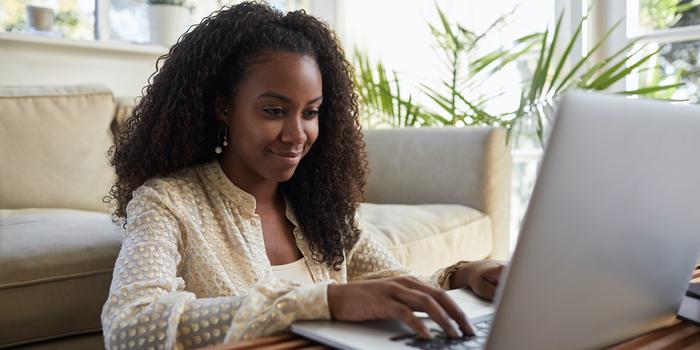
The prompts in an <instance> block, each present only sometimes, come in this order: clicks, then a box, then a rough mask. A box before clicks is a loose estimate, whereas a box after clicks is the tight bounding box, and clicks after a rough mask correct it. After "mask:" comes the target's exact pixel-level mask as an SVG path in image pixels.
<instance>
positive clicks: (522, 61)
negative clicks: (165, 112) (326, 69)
mask: <svg viewBox="0 0 700 350" xmlns="http://www.w3.org/2000/svg"><path fill="white" fill-rule="evenodd" d="M150 2H153V1H150ZM161 2H165V3H175V4H181V5H182V6H185V7H186V8H187V11H188V13H189V15H188V16H189V24H196V23H198V22H199V21H200V20H201V19H202V18H203V17H205V16H207V15H208V14H210V13H211V12H213V11H216V10H217V9H219V8H220V7H221V6H225V5H231V4H234V3H237V1H221V0H202V1H184V0H179V1H178V0H173V1H161ZM698 2H699V1H697V0H598V1H597V5H596V6H595V7H590V5H591V4H590V2H589V1H588V0H498V1H491V2H484V1H476V0H451V1H450V0H438V1H430V0H403V1H390V0H384V1H382V0H276V1H269V3H270V4H272V5H273V6H275V7H276V8H278V9H280V10H283V11H287V10H297V9H304V10H306V11H307V12H309V13H311V14H313V15H315V16H318V17H320V18H322V19H323V20H324V21H326V22H327V23H328V24H329V25H330V26H331V27H332V28H333V29H334V30H335V31H336V33H337V34H338V36H339V38H340V40H341V42H342V44H343V47H344V49H345V52H346V54H347V56H348V57H349V58H350V60H351V61H352V62H354V63H355V64H356V65H357V63H359V60H366V61H365V62H367V63H368V66H367V67H365V68H366V69H367V70H368V71H369V72H376V69H375V68H377V67H378V65H381V67H382V69H384V71H385V73H386V74H387V77H388V80H387V83H388V84H389V86H390V87H391V89H392V90H391V94H392V96H390V97H389V98H390V100H389V101H394V102H390V103H389V104H390V105H391V104H392V103H393V106H390V107H392V108H395V110H397V111H401V108H403V107H402V105H401V103H400V102H401V101H403V102H406V101H409V100H410V103H411V104H410V106H414V105H415V106H417V107H416V108H418V107H420V109H421V110H422V111H423V112H424V113H423V114H421V115H422V117H420V118H416V121H415V123H409V122H408V121H407V120H408V118H410V117H411V116H410V115H409V114H410V113H409V114H407V117H406V118H407V119H404V120H403V121H401V120H399V121H396V120H392V119H391V118H389V117H387V116H384V117H382V110H380V109H381V108H379V109H377V108H375V109H372V107H371V106H365V108H364V109H363V111H364V113H363V125H365V127H397V126H421V125H423V126H427V125H433V126H438V125H455V126H463V125H472V124H474V125H503V126H505V127H507V128H509V130H511V129H512V130H521V131H522V130H524V131H522V132H520V133H519V134H520V135H521V136H522V137H520V138H513V139H512V140H511V142H512V143H511V145H512V147H513V156H514V162H515V164H514V169H513V197H512V199H513V200H512V211H511V214H512V225H511V232H512V234H511V236H512V240H513V241H514V240H515V239H516V238H517V232H518V228H519V224H520V220H521V218H522V216H523V214H524V211H525V208H526V206H527V201H528V199H529V196H530V192H531V189H532V186H533V184H534V179H535V176H536V170H537V164H538V161H539V159H540V156H541V137H538V136H537V130H536V124H537V119H532V117H531V115H532V114H533V113H531V112H532V110H530V112H528V109H527V108H525V109H522V108H521V109H522V111H521V112H522V113H520V115H522V116H524V117H518V115H519V114H518V113H517V111H518V109H519V106H520V105H521V102H522V101H523V99H524V92H527V91H529V90H528V86H534V85H531V82H532V81H533V76H537V69H538V67H540V66H541V62H538V60H542V61H545V60H544V59H543V58H542V57H539V56H540V55H539V54H540V52H542V50H541V47H542V43H543V42H545V43H546V42H547V40H553V39H552V38H553V37H554V34H555V31H556V33H557V37H556V38H557V45H555V46H553V47H552V52H553V54H552V56H553V57H554V58H553V61H552V64H551V67H549V68H548V69H545V74H544V76H545V78H543V79H544V80H547V79H549V78H551V77H552V75H556V74H553V72H555V71H556V69H555V68H556V67H557V65H559V63H560V62H561V65H562V72H566V71H569V70H572V69H573V68H575V67H576V64H577V63H578V62H582V64H581V67H582V68H581V69H580V70H579V72H577V74H578V75H574V76H573V77H572V78H571V82H570V86H572V87H579V88H582V87H583V88H586V89H597V90H606V91H610V92H623V91H626V92H636V94H638V95H641V96H647V97H653V98H663V99H671V100H677V101H683V102H686V103H698V102H699V101H700V90H699V89H698V87H699V86H700V64H699V63H698V58H699V50H700V9H699V8H698V5H699V3H698ZM27 5H34V6H40V7H46V8H51V9H52V10H53V11H54V13H55V23H54V25H53V27H52V28H51V30H48V31H44V30H37V29H36V28H32V27H31V26H29V25H28V23H27V10H26V6H27ZM148 6H149V1H140V0H0V31H2V32H4V33H0V44H3V43H8V45H10V44H11V45H19V46H21V47H25V46H27V47H29V46H31V47H32V48H33V49H34V50H40V49H37V47H38V46H40V47H42V48H46V47H49V48H50V49H46V50H49V51H50V54H51V55H55V57H60V58H62V59H63V58H65V59H67V60H71V59H76V60H77V59H79V60H92V61H94V62H97V61H98V60H99V59H102V58H100V57H102V56H100V55H106V54H105V52H109V55H120V57H123V60H134V62H136V61H137V60H138V62H147V63H149V64H152V63H155V59H156V58H157V57H158V56H159V55H161V54H163V53H165V52H166V50H167V47H166V46H163V45H161V44H158V43H153V42H151V41H152V39H151V33H149V30H150V29H149V17H148V13H147V12H148V11H147V10H148ZM440 13H442V14H443V17H441V16H440ZM587 15H588V17H586V16H587ZM559 19H560V22H559V23H560V25H559V26H558V27H557V26H556V23H557V20H559ZM584 19H586V20H585V21H583V20H584ZM446 24H447V25H448V27H449V28H452V29H453V30H455V31H464V33H467V34H464V37H463V38H466V39H464V40H466V42H467V45H466V49H465V50H462V51H460V53H459V57H458V59H457V60H456V61H451V58H450V57H449V55H446V53H447V52H450V51H449V45H448V44H445V40H446V39H445V38H446V36H445V35H444V33H443V34H441V35H442V36H440V35H437V34H436V31H437V32H440V31H441V30H443V29H444V28H446V27H445V26H444V25H446ZM579 24H580V31H578V33H577V30H578V27H579ZM615 25H617V27H615ZM545 31H546V32H547V36H546V37H545V36H544V33H545ZM529 35H533V36H532V37H529V39H527V40H525V41H523V42H519V41H518V40H520V39H523V38H527V37H528V36H529ZM577 35H578V36H577ZM475 38H478V40H476V44H475V43H474V42H473V41H474V40H475ZM542 38H544V39H542ZM441 40H442V41H441ZM470 40H471V41H470ZM448 41H449V40H448ZM601 41H602V42H601ZM568 43H571V47H570V48H567V44H568ZM599 43H600V45H598V44H599ZM529 44H531V45H530V46H527V45H529ZM22 45H25V46H22ZM42 45H43V46H42ZM441 45H442V46H441ZM522 48H528V49H527V50H523V51H522V52H520V51H519V50H521V49H522ZM567 49H570V52H567ZM41 50H43V49H41ZM61 50H63V51H61ZM71 50H73V51H75V50H78V51H79V52H80V55H82V56H81V58H75V57H74V56H71V55H69V54H68V53H67V52H68V51H71ZM498 50H501V51H498ZM37 52H40V51H37ZM41 52H43V51H41ZM493 52H501V53H503V55H504V56H498V57H497V59H496V60H495V62H499V60H500V62H502V63H504V64H502V65H500V66H499V65H496V66H495V67H496V68H495V69H493V71H490V72H488V74H486V73H483V72H481V73H480V72H478V71H473V70H475V69H476V68H475V67H476V66H477V65H475V62H477V63H478V62H487V61H488V60H486V61H484V60H485V58H488V57H490V56H489V55H490V54H492V53H493ZM516 53H517V54H516ZM544 53H545V54H547V53H549V52H548V51H547V50H544ZM564 53H568V56H566V57H564V58H562V56H561V55H562V54H564ZM616 54H617V56H615V55H616ZM633 54H634V55H633ZM627 55H629V56H630V57H631V58H629V60H627V61H624V62H622V63H621V64H620V69H619V70H617V71H615V72H612V73H610V74H609V75H608V76H605V74H600V71H598V73H595V74H594V73H591V75H590V76H587V75H586V74H582V73H583V72H584V71H585V70H587V69H592V68H595V67H596V63H597V62H603V61H605V59H606V58H608V57H615V58H618V59H619V58H621V57H626V56H627ZM93 56H94V57H93ZM510 56H512V61H508V60H507V59H506V57H510ZM544 56H546V55H544ZM646 56H648V57H646ZM52 57H54V56H52ZM644 57H646V58H644ZM640 58H644V59H641V60H640ZM10 59H14V60H17V61H19V60H28V61H29V62H39V63H37V64H38V65H39V64H40V65H41V66H42V67H43V66H45V65H46V63H45V62H42V61H41V60H39V59H37V58H36V57H31V55H30V56H22V55H21V54H17V55H16V56H12V57H10ZM635 59H636V60H640V61H635ZM504 60H505V61H506V62H503V61H504ZM557 60H559V61H560V62H559V61H557ZM614 62H615V61H614V60H613V61H610V62H608V64H612V63H614ZM634 62H640V63H639V64H638V65H635V64H634ZM6 63H7V62H4V64H6ZM18 64H19V63H18ZM25 64H26V63H25ZM110 64H112V63H110ZM140 64H141V67H145V68H138V69H136V68H134V70H133V71H128V70H127V71H125V72H123V75H125V76H127V77H129V74H131V76H130V78H126V79H130V80H131V81H132V83H125V82H124V81H120V82H119V83H115V84H114V86H111V87H112V88H113V90H114V91H115V93H116V94H117V95H125V96H138V95H139V94H140V88H141V87H143V85H145V84H146V83H147V78H148V75H150V73H152V72H153V70H154V69H155V65H154V64H152V65H144V64H143V63H140ZM61 67H65V63H58V62H57V63H56V69H59V68H61ZM358 67H359V66H358ZM455 67H456V68H455ZM489 67H494V66H489ZM627 68H629V71H626V70H627ZM42 69H45V70H44V72H52V71H51V70H46V69H47V68H45V67H44V68H42ZM489 69H491V68H489ZM358 70H361V69H358ZM486 70H488V69H486ZM486 70H485V71H486ZM16 71H17V70H16V69H12V68H6V71H4V72H3V73H4V74H0V85H6V84H20V83H22V79H24V78H25V76H26V74H25V73H21V72H20V73H18V72H16ZM452 71H455V72H457V73H458V74H457V75H456V76H455V79H454V80H455V84H454V86H451V87H450V86H448V85H450V84H449V83H450V80H449V77H450V76H451V73H452ZM465 72H466V73H465ZM591 72H594V70H591ZM623 73H624V74H623ZM66 74H67V73H66ZM86 74H88V73H86ZM618 74H622V75H620V76H619V77H617V76H616V75H618ZM45 75H48V73H45ZM611 76H612V77H616V78H618V79H613V80H614V81H613V80H610V81H609V82H608V81H605V79H603V78H611ZM66 77H67V76H66V75H64V76H59V75H56V78H55V79H63V80H66V79H67V78H66ZM446 77H447V78H446ZM76 79H77V78H76ZM373 79H374V78H373ZM46 82H54V81H52V80H51V78H49V77H47V78H46ZM445 82H447V83H445ZM358 84H359V85H358V86H359V88H360V91H362V92H363V93H364V94H365V95H363V98H364V99H369V98H371V96H369V95H367V93H369V92H371V91H369V90H367V87H369V88H370V90H371V88H372V86H373V85H372V84H374V82H373V81H369V82H368V81H366V80H363V79H361V78H358ZM545 85H546V83H545ZM567 86H569V85H567ZM549 88H550V89H551V88H552V86H550V87H549ZM363 89H364V90H363ZM398 89H400V95H399V91H398ZM431 89H432V90H431ZM368 91H369V92H368ZM431 91H432V92H431ZM454 91H458V93H459V94H458V96H462V97H465V102H464V103H462V104H461V105H460V104H459V103H457V104H454V105H453V106H452V107H453V110H452V111H451V112H450V113H446V112H445V111H446V110H447V109H446V108H445V106H444V105H441V101H444V100H441V99H440V96H448V97H449V96H452V97H453V99H454V96H455V94H454ZM375 92H376V91H375ZM450 93H452V94H451V95H450ZM632 95H635V94H634V93H633V94H632ZM436 96H437V98H436ZM392 99H393V100H392ZM550 99H551V100H556V94H551V95H546V94H543V97H542V101H545V103H540V102H537V103H534V104H533V105H532V106H529V105H528V106H529V107H528V108H532V109H534V110H537V108H540V107H542V109H543V111H544V114H547V113H546V111H547V108H549V107H550V103H549V102H551V101H549V100H550ZM447 100H449V98H448V99H447ZM467 100H468V101H467ZM469 101H471V102H474V103H475V104H476V106H471V105H469V103H468V102H469ZM403 106H404V107H405V106H406V104H404V105H403ZM472 107H474V108H472ZM393 110H394V109H392V111H393ZM409 110H410V108H409ZM384 112H385V111H384ZM538 115H539V114H538ZM431 116H432V117H431ZM414 117H415V116H414ZM431 118H432V119H431ZM515 119H517V120H519V122H520V124H516V123H513V122H512V121H513V120H515ZM512 130H511V131H512ZM545 134H546V132H545ZM511 247H514V244H511Z"/></svg>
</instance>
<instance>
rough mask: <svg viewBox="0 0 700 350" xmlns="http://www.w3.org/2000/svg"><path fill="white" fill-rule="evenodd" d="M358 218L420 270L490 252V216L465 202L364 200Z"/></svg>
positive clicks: (400, 257) (428, 270)
mask: <svg viewBox="0 0 700 350" xmlns="http://www.w3.org/2000/svg"><path fill="white" fill-rule="evenodd" d="M359 220H360V223H361V225H362V226H363V227H364V229H365V230H367V231H368V232H370V233H371V234H373V235H374V236H375V237H376V238H377V240H378V241H379V242H380V243H382V244H383V245H384V246H386V247H387V249H388V250H389V251H390V252H391V253H392V254H393V255H394V256H395V257H396V258H397V259H398V260H399V261H400V262H401V263H403V264H404V265H406V266H408V267H409V268H411V269H413V270H414V271H416V272H419V273H421V274H427V275H429V274H432V273H433V272H435V271H436V270H437V269H439V268H442V267H447V266H449V265H450V264H453V263H455V262H457V261H459V260H478V259H484V258H486V257H487V256H488V255H489V254H490V253H491V248H492V240H493V231H492V228H491V219H490V218H489V217H488V215H486V214H484V213H482V212H480V211H478V210H476V209H472V208H470V207H467V206H464V205H459V204H421V205H400V204H372V203H363V204H361V205H360V210H359Z"/></svg>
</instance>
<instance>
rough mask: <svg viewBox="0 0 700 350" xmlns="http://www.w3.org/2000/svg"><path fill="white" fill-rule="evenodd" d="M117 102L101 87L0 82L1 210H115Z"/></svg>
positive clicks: (109, 92) (105, 88)
mask: <svg viewBox="0 0 700 350" xmlns="http://www.w3.org/2000/svg"><path fill="white" fill-rule="evenodd" d="M115 106H116V104H115V99H114V96H113V95H112V92H111V91H110V90H109V89H108V88H107V87H105V86H100V85H77V86H0V208H2V209H16V208H71V209H83V210H93V211H102V212H111V208H110V207H109V206H108V205H107V204H105V203H103V200H102V199H103V197H104V196H106V195H107V194H108V192H109V189H110V187H111V186H112V183H113V181H114V172H113V170H112V168H111V167H110V165H109V162H108V156H107V151H108V149H109V147H110V146H111V145H112V143H113V141H112V132H111V129H110V127H111V125H112V121H113V120H114V116H115Z"/></svg>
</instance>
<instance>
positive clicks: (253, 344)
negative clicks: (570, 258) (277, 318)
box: [201, 269, 700, 350]
mask: <svg viewBox="0 0 700 350" xmlns="http://www.w3.org/2000/svg"><path fill="white" fill-rule="evenodd" d="M692 282H700V269H698V270H696V271H695V273H693V279H692ZM243 349H257V350H297V349H305V350H321V349H331V348H329V347H327V346H324V345H320V344H318V343H316V342H313V341H311V340H308V339H305V338H302V337H299V336H297V335H294V334H292V333H286V334H282V335H276V336H271V337H264V338H258V339H254V340H249V341H244V342H239V343H235V344H224V345H217V346H212V347H207V348H204V349H201V350H243ZM633 349H634V350H652V349H653V350H700V326H697V325H694V324H692V323H690V322H685V321H681V320H678V319H677V320H675V321H674V322H673V323H671V324H670V325H668V326H666V327H663V328H660V329H657V330H655V331H653V332H650V333H647V334H643V335H641V336H639V337H636V338H634V339H631V340H628V341H626V342H624V343H621V344H618V345H615V346H613V347H610V348H608V350H633Z"/></svg>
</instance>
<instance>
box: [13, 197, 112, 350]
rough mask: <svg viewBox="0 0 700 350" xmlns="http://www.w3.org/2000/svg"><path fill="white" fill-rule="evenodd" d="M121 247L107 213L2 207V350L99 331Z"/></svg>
mask: <svg viewBox="0 0 700 350" xmlns="http://www.w3.org/2000/svg"><path fill="white" fill-rule="evenodd" d="M120 245H121V237H120V234H119V229H118V228H117V226H116V225H114V224H113V223H112V221H111V219H110V216H109V215H108V214H106V213H100V212H89V211H81V210H67V209H4V210H0V266H2V269H0V310H2V312H1V313H0V348H1V347H3V346H7V345H10V344H20V343H23V342H27V341H30V340H31V341H38V340H42V339H50V338H57V337H61V336H65V335H72V334H84V333H89V332H95V331H98V330H99V329H100V328H101V326H100V312H101V311H102V305H103V304H104V302H105V300H106V299H107V294H108V291H109V285H110V283H111V279H112V277H111V276H112V268H113V266H114V262H115V260H116V258H117V254H118V253H119V248H120Z"/></svg>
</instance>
